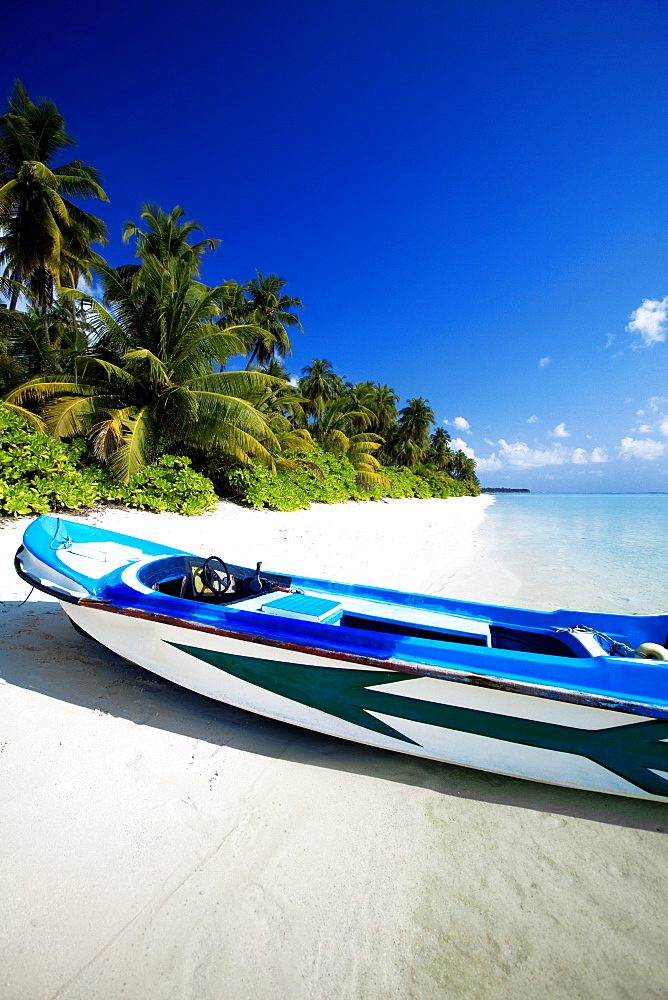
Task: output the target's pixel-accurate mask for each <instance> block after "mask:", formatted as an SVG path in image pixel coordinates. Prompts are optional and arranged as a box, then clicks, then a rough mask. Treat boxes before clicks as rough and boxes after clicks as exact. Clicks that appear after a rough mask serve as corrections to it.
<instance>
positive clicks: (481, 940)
mask: <svg viewBox="0 0 668 1000" xmlns="http://www.w3.org/2000/svg"><path fill="white" fill-rule="evenodd" d="M489 502H490V498H488V497H481V498H477V499H472V498H462V499H453V500H445V501H441V500H431V501H421V500H398V501H391V502H389V503H369V504H343V505H339V506H333V507H324V506H318V507H314V508H312V509H311V510H308V511H300V512H295V513H292V514H279V513H275V512H269V511H261V512H254V511H248V510H242V509H240V508H236V507H233V506H231V505H229V504H221V505H220V506H219V508H218V509H217V510H216V511H215V512H214V513H212V514H207V515H203V516H202V517H201V518H192V519H188V518H180V517H178V516H176V515H152V514H142V513H139V512H136V511H135V512H129V511H108V512H105V513H95V514H93V515H91V519H92V520H93V521H96V522H98V523H101V524H104V525H105V526H107V527H110V528H113V529H117V530H122V531H127V532H129V533H134V534H139V535H146V536H150V537H152V538H156V539H164V540H165V541H166V542H170V543H172V544H173V543H178V544H182V545H184V546H185V547H191V548H192V549H193V551H198V552H201V553H203V554H210V553H211V552H217V553H220V554H221V555H223V556H225V557H228V558H229V559H230V560H231V561H233V562H241V563H248V562H254V561H257V560H258V559H262V560H263V563H264V566H265V568H266V569H277V570H285V571H288V572H290V571H291V572H295V573H300V572H303V573H307V574H308V573H313V574H319V575H324V576H336V577H338V578H341V579H348V580H355V581H358V582H365V583H366V582H368V583H379V584H383V585H386V586H396V587H401V588H405V589H415V590H424V591H431V592H437V591H438V592H441V593H452V594H454V593H462V595H463V596H467V597H475V596H476V578H477V585H478V589H479V590H483V589H484V588H485V587H488V588H489V579H490V578H491V576H492V575H493V574H496V577H495V579H496V581H497V587H498V586H499V583H498V581H499V580H505V581H506V583H507V586H508V587H509V588H512V575H510V574H509V575H507V576H506V577H504V576H503V574H504V572H505V570H504V567H503V566H502V565H500V564H499V563H498V560H497V559H496V556H495V554H494V553H493V552H491V551H485V550H484V546H483V544H482V542H481V541H480V538H479V537H478V536H477V535H476V529H477V528H478V527H479V525H480V524H481V521H482V519H483V518H484V516H485V508H486V505H487V504H488V503H489ZM26 523H27V522H25V521H24V522H23V523H17V524H10V525H5V526H4V527H3V528H2V530H0V558H1V560H2V566H3V568H4V572H3V574H2V578H1V583H0V586H1V591H0V598H1V599H2V601H3V603H2V605H1V606H0V629H1V630H2V639H3V647H2V648H3V656H2V666H1V669H0V675H1V681H0V795H1V800H0V801H1V802H2V809H1V812H0V914H1V917H0V956H1V957H0V1000H55V998H59V1000H61V998H62V1000H116V998H119V1000H120V998H150V1000H163V998H178V1000H256V998H257V1000H276V998H288V1000H307V998H308V1000H312V998H315V1000H388V998H391V997H398V998H401V1000H413V998H415V1000H418V998H419V1000H432V998H439V1000H440V998H443V1000H445V998H447V1000H450V998H452V1000H478V998H480V1000H483V998H484V1000H506V998H507V1000H520V998H527V1000H535V998H543V997H545V998H550V1000H561V998H564V1000H566V998H568V1000H575V998H583V1000H585V998H586V1000H592V998H601V1000H603V998H605V1000H614V998H631V1000H652V998H663V1000H666V998H668V986H667V985H666V984H668V950H667V949H666V929H665V919H666V908H667V905H668V903H667V901H668V863H667V862H668V839H667V838H666V837H665V833H666V831H667V830H668V806H664V805H661V804H657V803H646V802H641V801H638V800H634V799H625V798H619V797H612V796H604V795H597V794H594V793H585V792H577V791H574V790H569V789H562V788H555V787H552V786H548V785H539V784H535V783H532V782H524V781H519V780H515V779H511V778H503V777H500V776H498V775H491V774H487V773H484V772H476V771H472V770H469V769H465V768H458V767H454V766H448V765H445V764H436V763H433V762H429V761H423V760H419V759H415V758H410V757H404V756H401V755H399V754H394V753H391V752H389V751H380V750H374V749H371V748H368V747H363V746H359V745H356V744H352V743H346V742H343V741H339V740H335V739H333V738H328V737H323V736H319V735H317V734H314V733H310V732H307V731H303V730H299V729H296V728H293V727H290V726H286V725H283V724H280V723H274V722H271V721H268V720H266V719H261V718H258V717H255V716H251V715H248V714H246V713H244V712H242V711H240V710H237V709H233V708H230V707H228V706H225V705H222V704H217V703H214V702H211V701H208V700H206V699H204V698H201V697H199V696H196V695H193V694H191V693H189V692H187V691H184V690H182V689H179V688H177V687H175V686H173V685H171V684H169V683H167V682H165V681H162V680H160V679H158V678H156V677H153V676H151V675H150V674H148V673H146V672H144V671H142V670H140V669H138V668H135V667H132V666H130V665H128V664H127V663H125V662H124V661H121V660H120V659H119V658H118V657H116V656H114V655H113V654H111V653H108V652H106V651H105V650H104V649H102V648H101V647H99V646H98V645H97V644H95V643H93V642H91V641H90V640H87V639H84V638H82V637H81V636H79V635H78V634H77V633H75V632H74V631H73V630H72V629H71V627H70V626H69V625H68V623H67V620H66V617H65V615H64V614H63V613H62V611H61V610H60V607H59V605H58V604H57V603H55V602H53V601H51V600H50V599H49V598H47V597H46V596H45V595H43V594H38V593H37V592H35V593H33V595H32V596H31V597H30V598H29V599H28V601H27V602H26V603H25V604H23V605H19V602H20V601H23V599H24V598H25V597H26V594H27V592H28V587H27V586H26V585H25V584H24V583H23V582H22V581H21V580H19V579H18V578H17V577H15V576H14V574H13V572H12V568H11V559H12V556H13V553H14V551H15V549H16V548H17V546H18V544H19V541H20V536H21V534H22V531H23V529H24V527H25V524H26Z"/></svg>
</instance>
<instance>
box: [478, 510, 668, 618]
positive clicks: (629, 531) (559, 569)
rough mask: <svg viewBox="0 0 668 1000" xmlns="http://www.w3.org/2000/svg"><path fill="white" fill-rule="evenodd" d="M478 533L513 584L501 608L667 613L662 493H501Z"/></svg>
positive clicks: (667, 519) (667, 523) (667, 525)
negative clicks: (510, 577) (507, 572)
mask: <svg viewBox="0 0 668 1000" xmlns="http://www.w3.org/2000/svg"><path fill="white" fill-rule="evenodd" d="M480 535H481V538H482V539H483V541H484V542H485V543H486V546H485V547H486V548H487V549H488V555H492V556H493V557H494V558H495V559H496V560H498V562H499V563H500V564H501V565H502V567H503V568H504V569H507V570H509V571H510V573H511V574H512V577H513V578H514V584H512V583H510V582H509V581H508V580H506V582H505V584H500V585H501V586H502V589H504V590H505V591H506V595H505V596H506V597H507V598H508V600H507V602H506V603H509V604H513V605H520V606H523V607H536V608H556V607H568V608H579V609H581V610H584V609H587V610H592V611H621V612H624V613H635V614H655V613H658V612H665V611H668V495H666V494H570V493H569V494H541V493H530V494H499V495H497V496H496V499H495V502H494V504H493V505H492V506H491V507H489V508H488V511H487V518H486V521H485V524H484V525H483V528H482V529H481V532H480ZM502 576H503V574H499V581H501V578H502ZM513 590H514V592H512V591H513ZM498 596H499V598H502V597H503V595H498Z"/></svg>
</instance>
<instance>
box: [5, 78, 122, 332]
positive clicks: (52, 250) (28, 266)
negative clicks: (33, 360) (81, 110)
mask: <svg viewBox="0 0 668 1000" xmlns="http://www.w3.org/2000/svg"><path fill="white" fill-rule="evenodd" d="M72 145H74V140H73V139H72V138H71V137H70V136H69V135H68V133H67V131H66V128H65V121H64V119H63V117H62V115H61V114H60V113H59V112H58V109H57V108H56V106H55V104H54V103H53V102H52V101H49V100H46V99H42V100H40V101H39V102H38V103H37V104H34V103H33V102H32V101H31V100H30V98H29V97H28V93H27V91H26V89H25V87H24V86H23V84H21V83H20V82H19V81H17V82H16V83H15V86H14V91H13V93H12V95H11V97H10V99H9V110H8V111H7V112H6V113H5V114H4V115H2V116H0V232H1V233H2V235H1V236H0V266H4V268H5V273H6V274H7V275H9V276H10V277H11V279H12V280H13V281H14V282H15V283H16V284H15V285H14V286H13V290H12V293H11V301H10V309H12V310H14V309H15V308H16V305H17V301H18V295H19V286H20V285H21V284H24V285H26V286H27V287H28V288H29V289H30V291H31V293H32V295H33V299H34V302H35V304H36V306H37V308H38V309H41V310H42V311H45V310H47V309H48V308H49V307H50V306H51V304H52V302H53V299H54V292H55V289H56V288H57V287H58V286H59V285H60V284H62V283H63V282H64V281H67V280H72V278H73V277H74V276H75V274H76V273H77V271H78V273H79V274H81V273H82V272H83V271H85V269H86V266H87V257H88V253H87V250H86V248H87V247H89V246H90V242H91V241H98V242H102V241H103V240H104V239H105V235H106V227H105V225H104V223H103V222H102V220H101V219H98V218H96V217H95V216H93V215H89V214H88V213H87V212H84V211H83V210H82V209H80V208H78V207H77V206H76V205H74V204H73V203H72V202H71V201H70V200H69V199H68V197H66V196H69V197H72V196H74V197H79V198H89V197H93V198H99V199H101V200H103V201H108V198H107V196H106V194H105V193H104V191H103V190H102V187H101V184H100V177H99V174H98V172H97V171H96V170H94V169H93V167H89V166H87V165H86V164H84V163H82V162H81V161H80V160H73V161H72V162H71V163H68V164H66V165H65V166H61V167H51V166H50V164H51V163H52V161H53V160H54V158H55V157H56V156H57V155H58V154H59V153H60V152H62V150H63V149H65V148H66V147H67V146H72ZM47 336H48V333H47Z"/></svg>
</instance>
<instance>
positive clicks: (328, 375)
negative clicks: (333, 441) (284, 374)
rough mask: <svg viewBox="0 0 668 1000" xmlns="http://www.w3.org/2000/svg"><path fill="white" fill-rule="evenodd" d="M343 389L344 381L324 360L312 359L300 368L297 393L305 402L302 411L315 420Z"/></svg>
mask: <svg viewBox="0 0 668 1000" xmlns="http://www.w3.org/2000/svg"><path fill="white" fill-rule="evenodd" d="M344 388H345V383H344V380H343V379H342V378H341V376H340V375H337V374H336V373H335V371H334V369H333V368H332V366H331V364H330V362H329V361H327V359H326V358H313V361H312V362H311V364H310V365H306V366H305V367H304V368H302V377H301V378H300V379H299V391H300V392H301V394H302V396H304V398H305V399H306V400H307V403H306V405H305V407H304V409H305V410H306V412H307V413H308V414H309V415H310V416H313V417H315V418H316V419H317V418H318V416H319V415H321V414H322V413H323V411H324V410H325V407H326V406H327V405H328V404H329V403H330V402H332V400H334V399H336V397H337V396H340V395H341V393H342V392H343V391H344Z"/></svg>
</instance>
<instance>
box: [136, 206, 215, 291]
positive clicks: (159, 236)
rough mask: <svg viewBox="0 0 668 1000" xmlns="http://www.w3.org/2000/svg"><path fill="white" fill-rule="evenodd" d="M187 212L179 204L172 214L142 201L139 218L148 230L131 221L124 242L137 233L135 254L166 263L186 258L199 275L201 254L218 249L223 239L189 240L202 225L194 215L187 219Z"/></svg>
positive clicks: (192, 269) (195, 273) (191, 269)
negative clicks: (197, 241)
mask: <svg viewBox="0 0 668 1000" xmlns="http://www.w3.org/2000/svg"><path fill="white" fill-rule="evenodd" d="M185 214H186V213H185V211H184V210H183V209H182V208H181V206H180V205H176V206H175V208H173V209H172V211H171V212H170V213H169V214H168V213H167V212H165V211H163V209H162V208H160V206H159V205H152V204H149V203H147V204H145V205H142V208H141V214H140V218H141V220H142V222H144V223H145V224H146V227H147V231H145V230H144V229H142V228H141V226H140V225H139V224H137V223H136V222H132V221H128V222H126V223H125V226H124V227H123V242H124V243H128V242H129V241H130V240H131V239H132V237H133V236H134V238H135V241H136V251H135V256H136V257H140V258H141V257H148V256H152V257H155V258H157V260H159V261H161V262H162V263H163V264H167V263H168V262H169V261H172V260H183V261H185V262H186V263H187V264H188V266H189V267H190V271H191V274H193V275H199V271H200V263H201V260H202V257H203V256H204V254H205V253H206V252H207V251H209V250H215V249H216V247H217V245H218V244H219V243H220V240H212V239H207V240H200V242H199V243H194V244H193V243H189V242H188V237H189V236H191V234H192V233H194V232H201V231H202V227H201V226H200V225H198V224H197V223H196V222H194V221H193V220H192V219H190V220H186V219H185ZM140 266H141V265H139V264H138V265H137V267H140Z"/></svg>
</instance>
